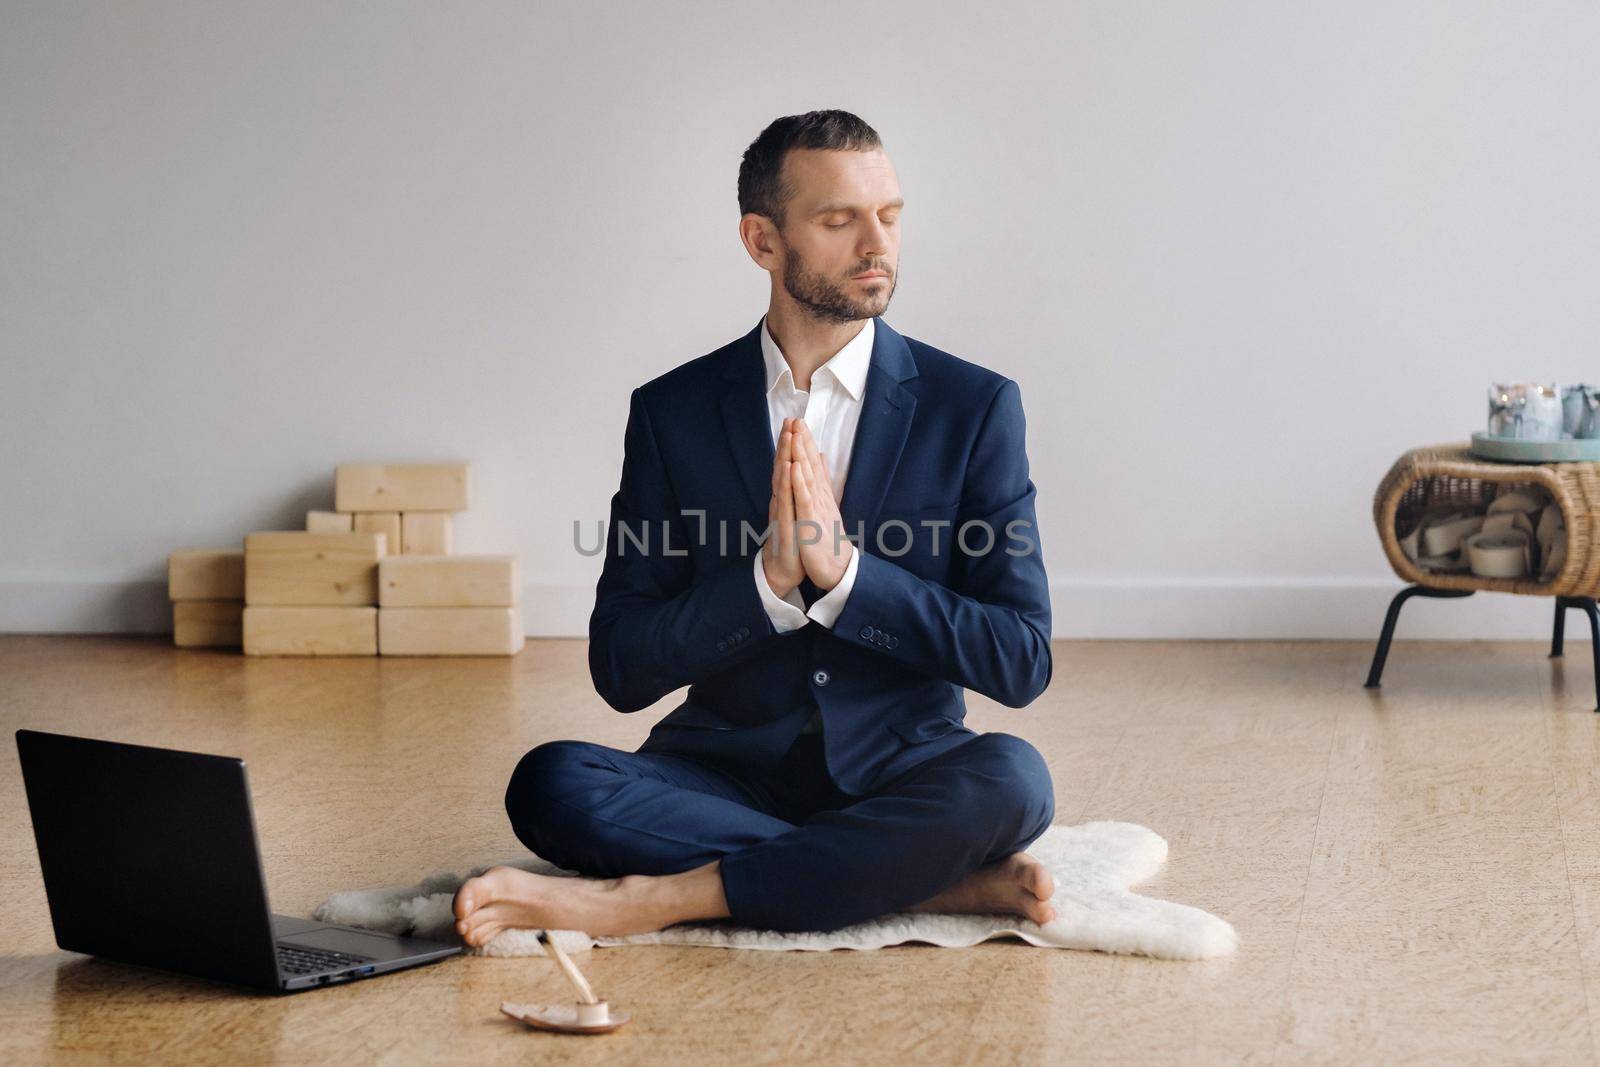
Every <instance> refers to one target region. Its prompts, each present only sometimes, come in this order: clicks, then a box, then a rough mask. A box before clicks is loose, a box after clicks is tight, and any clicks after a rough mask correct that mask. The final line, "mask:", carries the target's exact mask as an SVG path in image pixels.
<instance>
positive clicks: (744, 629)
mask: <svg viewBox="0 0 1600 1067" xmlns="http://www.w3.org/2000/svg"><path fill="white" fill-rule="evenodd" d="M739 636H740V637H749V636H750V627H748V626H741V627H739Z"/></svg>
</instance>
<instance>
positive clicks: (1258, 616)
mask: <svg viewBox="0 0 1600 1067" xmlns="http://www.w3.org/2000/svg"><path fill="white" fill-rule="evenodd" d="M1401 588H1402V585H1401V583H1400V582H1399V580H1398V579H1394V578H1387V579H1385V578H1377V579H1368V578H1290V579H1192V578H1181V579H1162V578H1126V579H1120V578H1119V579H1096V580H1068V581H1064V582H1058V583H1055V584H1054V585H1052V586H1051V591H1050V597H1051V607H1052V610H1053V614H1054V625H1053V627H1052V629H1053V636H1054V637H1057V638H1062V639H1068V638H1103V639H1132V640H1138V639H1199V640H1216V639H1224V640H1229V639H1231V640H1241V639H1263V640H1274V639H1278V640H1281V639H1357V640H1367V641H1372V640H1376V639H1377V636H1378V631H1379V629H1380V628H1381V627H1382V625H1383V613H1384V611H1385V609H1386V608H1387V607H1388V604H1389V600H1390V599H1391V598H1392V597H1393V596H1394V594H1395V593H1397V592H1399V590H1400V589H1401ZM166 592H167V590H166V583H165V582H115V581H83V582H60V581H25V580H11V581H0V633H169V632H171V630H172V616H171V607H170V605H169V604H168V601H167V596H166ZM593 607H594V585H593V584H591V583H584V584H579V585H548V584H547V585H530V586H527V587H525V588H524V590H523V609H522V610H523V618H524V621H525V623H526V626H527V631H526V632H527V634H528V636H529V637H587V636H588V625H589V612H590V611H591V610H592V609H593ZM1551 609H1552V605H1551V602H1550V600H1549V598H1547V597H1531V596H1514V595H1510V594H1504V593H1478V594H1475V595H1473V596H1471V597H1464V598H1461V599H1457V600H1435V599H1428V598H1424V597H1413V598H1412V599H1411V600H1410V601H1409V602H1408V603H1407V604H1406V607H1405V610H1404V612H1403V613H1402V614H1401V617H1400V625H1399V628H1398V630H1397V631H1396V634H1395V636H1396V638H1397V639H1400V640H1409V639H1416V638H1432V639H1454V640H1472V639H1477V640H1524V641H1536V640H1537V641H1542V640H1548V639H1549V636H1550V622H1551V615H1552V610H1551ZM885 621H886V622H887V621H889V620H885ZM1568 633H1569V634H1570V635H1571V637H1573V638H1582V637H1586V636H1588V628H1587V626H1586V625H1585V622H1584V619H1583V616H1582V613H1581V612H1580V613H1575V614H1573V615H1571V616H1569V620H1568Z"/></svg>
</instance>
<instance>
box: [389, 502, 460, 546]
mask: <svg viewBox="0 0 1600 1067" xmlns="http://www.w3.org/2000/svg"><path fill="white" fill-rule="evenodd" d="M454 527H455V522H454V520H453V519H452V518H451V515H450V513H449V512H448V511H406V512H402V513H401V515H400V553H401V555H406V556H448V555H449V554H450V545H451V542H452V541H453V540H454V539H455V531H454Z"/></svg>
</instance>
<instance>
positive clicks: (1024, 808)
mask: <svg viewBox="0 0 1600 1067" xmlns="http://www.w3.org/2000/svg"><path fill="white" fill-rule="evenodd" d="M819 741H820V739H819ZM818 757H819V759H820V748H819V749H818ZM770 784H771V783H765V782H763V781H762V780H761V779H759V778H746V777H744V776H735V775H733V774H729V773H727V772H725V771H723V770H719V769H717V768H714V767H711V766H710V765H708V764H705V763H701V762H699V761H696V760H690V759H687V758H685V757H682V756H675V755H669V754H666V753H659V752H651V753H643V752H622V751H619V750H617V749H611V748H607V747H605V746H601V745H594V744H589V743H587V742H579V741H556V742H551V743H549V744H545V745H541V746H539V747H538V748H536V749H534V750H533V751H531V752H529V753H528V754H527V755H526V756H525V757H524V758H523V760H522V762H521V763H520V764H519V765H518V768H517V771H516V773H515V774H513V776H512V780H511V784H510V787H509V788H508V789H507V793H506V806H507V810H508V813H509V814H510V816H511V821H512V826H513V828H514V829H515V831H516V833H517V836H518V837H519V839H521V840H522V842H523V843H524V844H526V845H527V846H528V847H529V848H530V849H532V850H533V851H534V852H536V853H537V854H539V855H540V856H542V857H543V858H545V859H547V860H549V861H550V862H552V863H554V864H556V865H557V866H560V867H563V868H566V869H568V870H575V871H580V872H582V873H584V874H587V875H592V876H596V878H594V879H583V880H578V879H572V878H562V877H554V876H548V875H535V874H530V873H528V872H525V871H520V870H517V869H515V868H508V867H497V868H495V869H493V870H491V871H488V872H486V873H485V874H484V875H482V876H480V877H479V878H475V879H472V880H471V881H469V882H467V883H466V884H465V885H463V886H462V887H461V890H460V891H459V893H458V894H457V897H456V902H455V910H456V916H457V919H458V922H457V931H458V932H459V933H460V934H461V935H462V937H463V938H464V939H465V940H466V941H467V942H468V943H469V944H472V945H481V944H484V943H485V942H487V941H488V940H489V939H490V938H492V937H493V936H494V935H495V934H496V933H498V932H499V931H500V930H501V929H503V928H505V927H508V926H511V927H543V928H551V929H581V930H584V931H586V932H588V933H591V934H598V935H614V936H615V935H623V934H630V933H640V932H645V931H650V930H659V929H662V928H664V927H666V926H670V925H673V924H674V923H679V922H689V921H694V920H699V919H722V918H731V919H733V920H734V921H736V922H738V923H739V924H740V925H744V926H750V927H756V928H761V929H770V930H829V929H837V928H838V927H841V926H847V925H850V924H851V923H855V922H860V921H863V920H865V919H868V918H872V917H874V916H876V915H881V914H885V913H887V912H895V911H950V912H998V913H1013V914H1018V915H1022V916H1024V917H1027V918H1031V919H1033V920H1034V921H1036V922H1048V921H1049V920H1050V919H1052V918H1054V910H1053V909H1052V908H1051V906H1050V904H1049V902H1048V901H1049V898H1050V896H1051V894H1052V893H1053V891H1054V885H1053V883H1052V882H1051V879H1050V875H1049V872H1048V871H1046V870H1045V869H1044V867H1043V866H1042V865H1040V864H1039V863H1038V861H1037V860H1035V859H1034V858H1033V857H1031V856H1029V855H1027V854H1026V853H1025V852H1023V849H1025V848H1026V847H1027V845H1028V844H1030V843H1032V842H1033V841H1034V840H1035V839H1036V838H1038V836H1039V835H1040V834H1042V833H1043V832H1044V830H1045V829H1046V828H1047V827H1048V826H1049V825H1050V821H1051V819H1052V818H1053V817H1054V812H1055V806H1054V799H1053V797H1054V794H1053V790H1052V787H1051V783H1050V776H1049V772H1048V770H1047V769H1046V767H1045V764H1044V760H1043V759H1042V758H1041V757H1040V755H1039V753H1038V752H1037V751H1036V750H1035V749H1034V748H1033V747H1032V746H1031V745H1029V744H1027V742H1025V741H1022V740H1021V739H1019V738H1016V737H1013V736H1011V735H1009V734H999V733H995V734H981V735H979V736H977V737H975V738H973V739H972V740H970V741H968V742H967V743H965V744H963V745H960V746H957V747H956V748H954V749H950V750H948V751H946V752H944V753H942V754H940V755H939V756H936V757H934V758H932V759H930V760H927V761H925V762H923V763H922V764H919V765H918V766H916V767H914V768H912V769H911V770H910V771H908V772H906V773H905V774H903V775H901V776H900V777H899V778H897V779H895V780H894V781H892V782H890V783H888V784H887V785H885V786H884V787H883V788H881V789H879V790H878V791H877V792H875V793H872V794H869V795H867V796H864V797H859V798H855V797H844V796H843V795H842V794H837V793H833V794H832V795H831V796H830V795H828V794H827V793H826V792H821V791H819V789H818V788H815V787H804V783H802V788H800V789H799V790H798V791H797V790H792V789H786V788H768V786H769V785H770ZM823 788H825V789H831V783H830V784H829V785H828V786H826V787H823ZM818 804H820V805H822V806H821V807H820V809H818V808H815V807H814V806H815V805H818Z"/></svg>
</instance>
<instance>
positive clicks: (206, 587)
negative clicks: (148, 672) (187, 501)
mask: <svg viewBox="0 0 1600 1067" xmlns="http://www.w3.org/2000/svg"><path fill="white" fill-rule="evenodd" d="M468 475H469V466H468V465H467V464H466V463H404V464H396V463H390V464H373V463H348V464H342V465H341V466H339V468H338V469H337V471H336V472H335V475H334V510H332V511H311V512H307V514H306V528H305V529H304V530H268V531H263V532H260V533H252V534H249V535H248V536H246V537H245V539H244V550H243V551H242V552H239V551H234V550H228V549H190V550H185V551H180V552H174V553H173V554H172V555H171V556H170V557H169V558H168V583H169V592H170V594H171V596H172V601H173V641H174V642H175V643H176V644H178V645H182V646H185V647H194V646H198V645H211V646H215V645H235V646H236V645H241V644H242V645H243V647H244V652H245V654H246V655H251V656H371V655H379V654H381V655H385V656H485V655H501V656H508V655H515V654H516V653H517V652H520V651H521V650H522V646H523V633H522V624H521V619H520V612H519V610H518V602H519V597H518V586H519V584H520V583H519V581H518V573H517V560H516V557H515V556H458V555H453V554H452V548H453V544H452V542H453V539H454V538H453V525H454V523H453V515H454V513H455V512H458V511H465V510H466V509H467V501H468Z"/></svg>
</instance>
